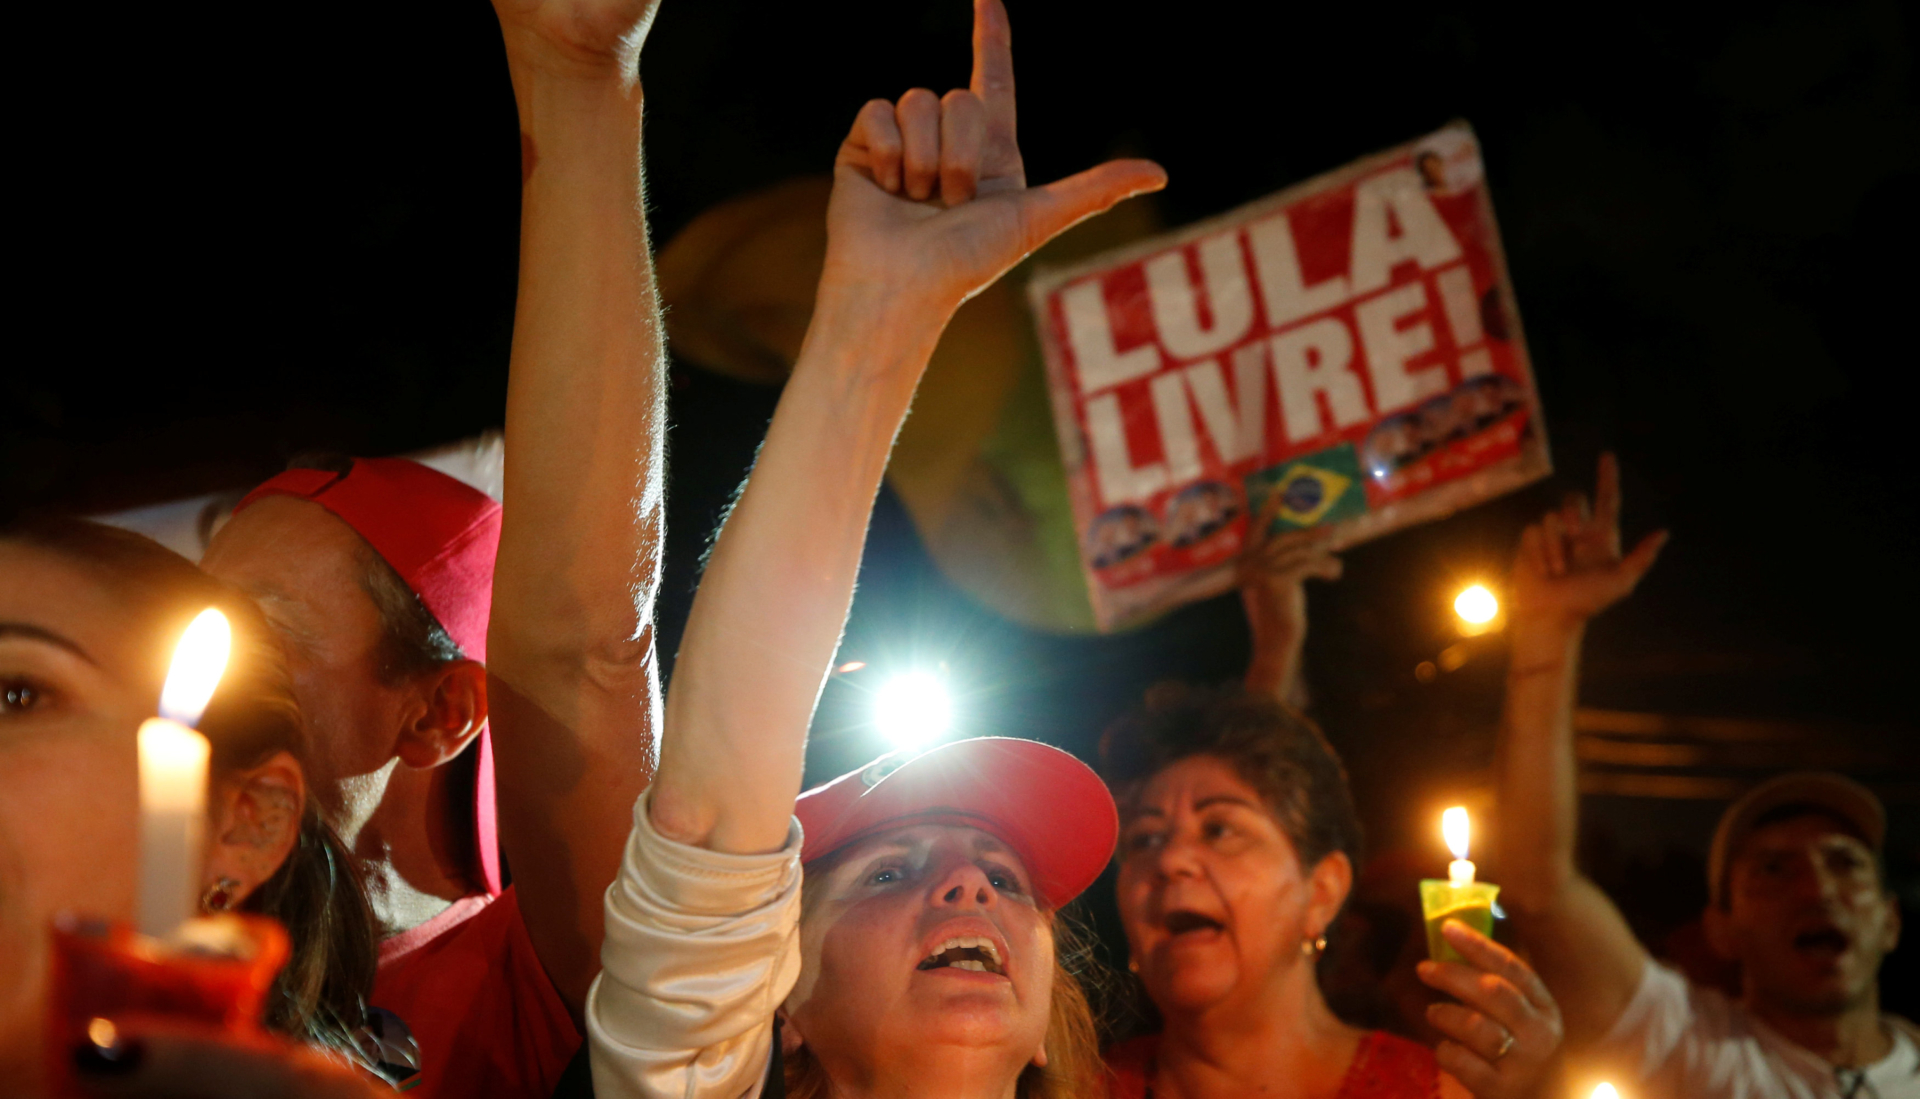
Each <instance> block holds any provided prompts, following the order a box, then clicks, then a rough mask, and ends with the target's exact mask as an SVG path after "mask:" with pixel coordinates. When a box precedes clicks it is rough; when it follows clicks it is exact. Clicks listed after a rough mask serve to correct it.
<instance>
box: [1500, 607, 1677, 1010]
mask: <svg viewBox="0 0 1920 1099" xmlns="http://www.w3.org/2000/svg"><path fill="white" fill-rule="evenodd" d="M1583 634H1584V624H1575V625H1566V624H1560V623H1541V622H1534V621H1528V620H1519V621H1516V622H1515V623H1514V624H1513V627H1512V635H1511V636H1512V641H1513V661H1512V665H1511V667H1510V668H1509V671H1508V678H1507V713H1506V718H1505V720H1504V721H1503V723H1502V728H1501V736H1500V747H1499V756H1498V763H1497V766H1498V768H1499V805H1500V835H1501V836H1502V837H1503V842H1502V843H1501V847H1500V882H1501V900H1502V902H1503V903H1505V904H1506V905H1507V906H1508V907H1509V908H1511V909H1512V910H1513V912H1514V915H1515V918H1516V926H1517V928H1518V930H1519V932H1520V934H1521V936H1522V938H1523V940H1524V941H1525V943H1526V944H1527V947H1528V949H1529V950H1530V951H1531V953H1532V957H1533V962H1534V965H1535V966H1536V968H1538V970H1539V971H1540V974H1541V976H1542V977H1543V978H1544V979H1545V980H1546V982H1547V986H1548V987H1549V988H1550V989H1552V990H1553V992H1554V995H1555V996H1556V997H1558V998H1559V1000H1560V1003H1561V1007H1562V1010H1563V1012H1564V1014H1565V1018H1566V1027H1567V1034H1568V1036H1569V1037H1570V1038H1571V1039H1573V1040H1576V1041H1581V1042H1584V1041H1589V1040H1592V1039H1594V1038H1597V1037H1599V1036H1600V1035H1601V1034H1603V1033H1605V1031H1606V1030H1607V1028H1608V1027H1610V1026H1611V1025H1612V1024H1613V1020H1614V1019H1616V1018H1617V1017H1618V1016H1619V1014H1620V1011H1621V1010H1622V1009H1623V1008H1625V1006H1626V1004H1627V1001H1628V1000H1629V999H1631V998H1632V995H1633V992H1634V989H1635V988H1636V987H1638V984H1639V981H1640V976H1641V972H1642V970H1643V968H1644V966H1645V964H1646V951H1645V950H1644V949H1643V948H1642V947H1641V946H1640V943H1639V941H1638V940H1637V939H1635V938H1634V935H1633V931H1632V929H1631V928H1629V927H1628V926H1627V923H1626V920H1625V919H1624V918H1623V917H1622V916H1621V915H1620V911H1619V909H1618V908H1616V907H1615V906H1614V904H1613V902H1612V901H1611V900H1609V899H1608V898H1607V896H1606V894H1604V893H1602V892H1601V891H1600V889H1599V888H1598V887H1597V886H1595V885H1594V884H1593V883H1592V882H1590V881H1588V880H1586V878H1584V877H1583V876H1582V875H1581V874H1580V872H1579V869H1578V867H1577V865H1576V861H1575V847H1576V843H1577V840H1578V838H1579V836H1578V829H1579V808H1580V787H1579V764H1578V760H1577V758H1576V756H1575V751H1574V729H1573V711H1574V707H1575V705H1576V703H1577V701H1578V691H1579V679H1580V650H1581V642H1582V639H1583Z"/></svg>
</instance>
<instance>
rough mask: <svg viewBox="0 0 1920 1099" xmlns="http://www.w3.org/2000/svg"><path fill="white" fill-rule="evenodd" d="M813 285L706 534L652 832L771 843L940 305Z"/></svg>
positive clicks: (741, 845)
mask: <svg viewBox="0 0 1920 1099" xmlns="http://www.w3.org/2000/svg"><path fill="white" fill-rule="evenodd" d="M886 295H887V291H886V290H885V289H884V288H878V289H875V290H873V291H871V292H868V293H861V294H856V295H838V296H837V295H833V294H830V293H827V292H825V291H823V294H822V301H821V303H820V305H819V306H818V307H817V308H816V310H815V314H814V322H813V325H812V327H811V328H810V329H809V331H808V334H807V340H806V343H805V345H804V346H803V347H802V350H801V354H800V360H799V362H798V363H797V364H796V365H795V367H794V372H793V376H792V378H791V379H790V380H789V381H788V383H787V387H786V391H785V392H784V393H783V394H782V395H781V398H780V404H779V407H778V409H777V410H776V411H775V413H774V417H773V423H772V425H771V426H770V427H769V429H768V431H767V438H766V442H765V444H764V445H763V446H762V448H761V451H760V458H759V461H758V463H757V464H756V465H755V468H754V470H753V473H752V475H751V476H750V477H749V478H748V480H747V485H746V489H745V491H744V492H743V493H742V494H741V497H740V500H739V502H738V504H737V505H736V506H735V507H734V509H733V512H732V514H731V515H730V516H729V517H728V519H727V521H726V525H725V527H724V528H723V529H722V530H721V532H720V536H719V538H718V540H717V541H716V542H715V545H714V550H713V555H712V558H711V559H710V561H709V563H708V565H707V570H706V575H705V576H704V577H703V578H702V580H701V583H700V590H699V593H698V595H697V596H696V597H695V600H694V606H693V612H692V615H691V617H690V618H689V620H688V624H687V633H686V636H685V638H684V640H683V641H682V643H681V648H680V653H679V658H678V660H677V662H676V664H675V670H674V680H673V685H672V689H671V691H670V692H669V694H668V698H667V730H668V732H667V735H666V736H665V737H664V739H663V743H662V746H661V760H660V771H659V775H658V777H657V779H656V781H655V784H654V788H653V793H652V795H651V798H650V800H651V803H652V812H653V821H654V824H655V825H656V827H657V828H658V829H659V830H660V832H661V834H663V835H665V836H667V837H668V838H671V839H674V840H676V841H678V842H681V843H687V844H692V845H696V846H702V847H708V848H711V849H713V850H716V851H723V852H733V853H759V852H766V851H772V850H776V849H777V848H778V847H779V846H780V845H781V844H782V843H783V842H784V841H785V838H786V835H787V825H788V818H789V816H790V815H791V810H792V806H793V802H794V799H795V797H796V796H797V795H798V793H799V790H800V778H801V770H802V763H803V759H804V755H805V749H806V733H807V727H808V725H809V723H810V722H811V720H812V717H813V709H814V705H815V702H816V701H817V699H818V697H819V693H820V688H821V685H822V683H823V682H824V681H825V678H826V673H827V670H828V667H829V665H830V663H831V661H832V659H833V654H834V651H835V649H836V648H837V647H838V645H839V641H840V632H841V629H842V627H843V625H844V623H845V621H846V614H847V608H848V605H849V603H850V601H851V599H852V596H853V587H854V581H855V578H856V576H857V574H858V572H859V568H860V556H861V551H862V548H863V546H864V543H865V540H866V531H867V521H868V518H869V516H870V514H871V511H872V508H873V500H874V495H875V493H876V492H877V491H878V490H879V485H880V477H881V474H882V473H883V472H884V471H885V469H886V463H887V455H888V453H889V451H890V449H891V447H892V444H893V439H894V435H895V433H896V432H897V431H898V430H899V426H900V422H901V420H902V419H903V418H904V416H905V414H906V410H907V404H908V402H909V401H910V399H911V397H912V392H913V390H912V387H913V383H914V381H915V380H916V379H917V378H918V376H919V372H920V367H922V366H924V364H925V362H926V360H927V357H928V356H929V355H930V354H931V353H932V351H933V345H934V343H935V342H936V340H937V339H938V337H939V333H940V325H941V324H943V323H944V321H945V319H946V318H945V316H944V315H937V316H933V315H929V313H928V312H927V311H918V312H916V311H915V310H914V309H912V308H908V307H906V306H905V305H903V304H900V303H890V302H887V301H885V298H886Z"/></svg>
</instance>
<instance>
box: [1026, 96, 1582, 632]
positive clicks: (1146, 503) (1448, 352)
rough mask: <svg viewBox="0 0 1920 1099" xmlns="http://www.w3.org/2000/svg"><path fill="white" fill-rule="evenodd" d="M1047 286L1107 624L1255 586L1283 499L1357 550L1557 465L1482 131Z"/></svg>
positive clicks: (1052, 382) (1335, 177)
mask: <svg viewBox="0 0 1920 1099" xmlns="http://www.w3.org/2000/svg"><path fill="white" fill-rule="evenodd" d="M1028 295H1029V301H1030V303H1031V305H1032V308H1033V312H1034V317H1035V321H1036V324H1037V327H1038V330H1039V336H1040V343H1041V346H1042V350H1043V352H1044V354H1045V357H1046V363H1047V375H1048V389H1049V392H1050V395H1051V398H1052V403H1053V411H1054V424H1055V428H1056V431H1057V434H1058V436H1059V442H1060V450H1061V457H1062V459H1063V461H1064V464H1065V466H1066V470H1067V480H1068V487H1069V493H1070V496H1071V499H1072V504H1073V510H1074V522H1075V527H1076V529H1077V531H1078V533H1079V538H1080V554H1081V561H1082V564H1083V565H1084V567H1085V570H1086V574H1087V583H1088V589H1089V594H1090V596H1091V598H1092V603H1093V608H1094V617H1095V619H1096V621H1097V622H1098V624H1099V626H1100V628H1101V629H1103V630H1111V629H1116V628H1121V627H1124V626H1127V625H1130V624H1133V623H1137V622H1139V621H1142V620H1144V619H1146V618H1149V617H1151V616H1153V615H1155V614H1158V613H1160V612H1162V611H1165V610H1167V609H1169V608H1172V607H1174V606H1178V605H1180V604H1182V603H1185V602H1188V601H1191V600H1194V599H1199V598H1204V597H1206V596H1210V595H1214V594H1218V593H1219V592H1222V591H1225V590H1227V589H1228V588H1229V587H1231V586H1232V583H1233V565H1234V561H1235V558H1236V557H1237V555H1238V554H1239V553H1240V551H1241V548H1242V547H1243V546H1244V545H1245V543H1246V540H1247V537H1248V531H1247V526H1248V516H1249V515H1250V514H1251V515H1256V516H1257V515H1260V514H1263V508H1265V507H1266V506H1267V503H1268V498H1269V497H1270V496H1272V495H1274V494H1278V501H1277V503H1275V504H1274V507H1275V509H1276V510H1275V511H1274V512H1273V514H1274V520H1273V523H1274V528H1275V529H1278V530H1286V529H1298V528H1305V527H1314V526H1321V525H1326V524H1332V525H1334V526H1335V527H1336V528H1337V534H1336V535H1335V542H1336V544H1337V545H1341V546H1344V545H1352V544H1353V543H1356V542H1359V541H1362V540H1364V539H1367V538H1371V537H1374V536H1377V535H1380V534H1384V533H1386V532H1388V531H1391V530H1395V529H1398V528H1400V527H1404V526H1407V525H1409V524H1412V523H1418V522H1422V521H1424V520H1427V519H1433V518H1437V517H1439V516H1442V515H1445V514H1448V513H1450V512H1452V511H1455V510H1457V509H1459V508H1462V507H1466V506H1469V505H1471V504H1475V503H1479V502H1480V501H1482V500H1486V499H1488V498H1490V497H1493V496H1496V495H1498V494H1500V493H1503V492H1506V491H1509V490H1511V489H1514V488H1517V487H1519V486H1520V485H1523V484H1526V483H1528V482H1530V481H1533V480H1535V479H1537V478H1540V477H1543V476H1545V475H1546V474H1547V473H1548V472H1550V470H1551V468H1552V467H1551V463H1550V461H1549V458H1548V455H1547V440H1546V435H1545V425H1544V424H1543V423H1542V420H1541V413H1540V404H1539V400H1538V398H1537V396H1536V394H1535V390H1534V384H1533V372H1532V369H1531V367H1530V365H1529V363H1528V359H1527V352H1526V345H1525V342H1524V341H1523V340H1522V338H1521V333H1520V316H1519V312H1518V310H1517V308H1516V306H1515V303H1514V297H1513V288H1512V285H1511V284H1510V282H1509V280H1508V277H1507V269H1506V260H1505V257H1504V255H1503V254H1502V253H1501V250H1500V236H1499V230H1498V228H1497V227H1496V226H1495V224H1494V219H1493V206H1492V204H1491V202H1490V201H1489V199H1488V196H1487V190H1486V184H1485V180H1484V177H1483V173H1482V169H1481V162H1480V151H1479V145H1478V143H1477V142H1476V141H1475V139H1474V135H1473V131H1472V130H1471V129H1470V128H1469V127H1468V126H1467V125H1466V124H1465V123H1454V124H1452V125H1449V126H1448V127H1446V128H1444V129H1442V130H1440V131H1438V132H1436V133H1433V134H1430V135H1428V136H1426V137H1424V138H1421V139H1419V140H1417V141H1414V142H1410V143H1408V144H1406V145H1403V146H1400V147H1399V148H1395V149H1390V150H1387V151H1386V152H1383V153H1379V154H1377V155H1374V156H1370V157H1367V158H1366V159H1364V160H1361V161H1359V162H1357V163H1354V164H1351V165H1348V166H1347V167H1345V168H1341V169H1339V170H1338V171H1335V172H1331V173H1329V174H1327V175H1324V176H1321V177H1319V178H1317V179H1313V180H1309V181H1308V182H1306V183H1302V184H1300V185H1298V186H1295V187H1291V188H1288V189H1287V190H1285V191H1282V192H1280V193H1279V194H1276V195H1272V196H1269V197H1267V198H1265V199H1261V200H1259V201H1257V202H1254V203H1251V204H1249V205H1247V206H1244V207H1242V208H1240V209H1238V210H1235V211H1232V212H1231V213H1228V214H1224V215H1222V216H1220V217H1216V218H1213V219H1210V220H1208V221H1205V222H1201V223H1199V224H1196V225H1192V226H1189V227H1187V228H1185V229H1182V230H1180V231H1178V232H1175V233H1170V234H1167V235H1165V236H1160V237H1156V238H1153V239H1151V240H1147V241H1143V242H1140V243H1138V244H1133V245H1129V246H1127V247H1125V248H1122V249H1119V250H1116V251H1112V252H1108V253H1105V254H1103V255H1100V256H1097V257H1095V258H1093V259H1090V260H1087V261H1085V262H1082V263H1077V264H1074V265H1072V266H1070V267H1065V268H1061V269H1057V270H1042V271H1041V272H1040V273H1039V274H1037V275H1036V276H1035V277H1034V279H1033V281H1032V282H1031V283H1030V284H1029V287H1028Z"/></svg>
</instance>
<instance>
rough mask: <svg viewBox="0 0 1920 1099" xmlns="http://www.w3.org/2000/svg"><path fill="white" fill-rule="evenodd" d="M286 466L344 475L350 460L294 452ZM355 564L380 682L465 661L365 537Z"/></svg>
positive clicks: (329, 454) (450, 638) (342, 456)
mask: <svg viewBox="0 0 1920 1099" xmlns="http://www.w3.org/2000/svg"><path fill="white" fill-rule="evenodd" d="M287 468H288V469H317V470H322V471H324V472H327V473H338V474H342V475H345V474H347V473H349V472H351V471H352V470H353V459H352V458H351V457H349V456H347V455H345V454H339V453H336V452H333V451H309V452H307V453H304V454H298V455H295V456H294V458H293V460H292V461H290V462H288V463H287ZM359 566H360V569H359V577H358V579H359V581H360V590H361V591H363V592H366V593H367V598H368V599H371V600H373V609H374V611H375V613H377V614H378V615H379V616H380V635H381V636H380V679H381V682H383V683H385V684H386V685H387V686H389V687H394V686H398V685H400V684H402V683H405V682H407V681H408V680H410V679H413V678H414V677H416V676H419V675H422V674H424V673H427V672H431V671H433V670H435V669H437V668H439V667H441V666H442V665H445V664H450V663H452V662H453V661H455V660H464V659H466V653H464V652H461V651H460V646H459V644H457V643H456V642H455V641H454V640H453V636H452V635H451V634H449V633H447V630H446V627H445V626H442V625H441V624H440V620H439V619H437V618H435V617H434V616H433V612H432V611H430V610H428V609H427V605H426V604H425V603H422V602H421V601H420V596H419V595H418V594H417V593H416V592H414V590H413V589H412V588H410V587H408V586H407V582H406V580H404V579H402V578H401V576H400V574H399V573H397V572H395V571H394V569H393V566H392V565H389V564H387V562H386V559H385V558H383V557H381V556H380V554H379V553H378V552H377V551H375V550H374V548H373V546H372V545H370V544H368V543H367V542H366V540H365V539H362V540H361V542H360V556H359Z"/></svg>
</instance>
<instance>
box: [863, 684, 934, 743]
mask: <svg viewBox="0 0 1920 1099" xmlns="http://www.w3.org/2000/svg"><path fill="white" fill-rule="evenodd" d="M873 719H874V724H876V725H878V726H879V727H880V735H882V736H884V737H886V738H887V740H888V741H890V742H892V743H893V745H894V746H895V747H898V748H915V747H918V746H920V745H922V744H926V743H928V742H929V741H933V740H937V739H939V738H940V737H942V736H944V735H946V732H947V730H948V729H949V728H950V727H952V725H953V702H952V700H951V699H950V698H949V697H948V695H947V684H946V682H945V681H944V680H942V679H941V678H940V677H939V676H937V675H934V674H933V673H932V672H907V673H906V674H904V675H898V676H895V677H894V678H892V679H891V680H888V681H887V684H886V686H884V687H881V688H880V690H879V692H878V693H877V694H876V695H875V696H874V700H873Z"/></svg>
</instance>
